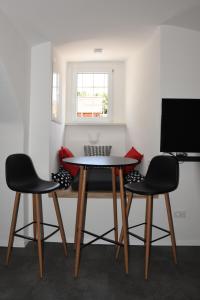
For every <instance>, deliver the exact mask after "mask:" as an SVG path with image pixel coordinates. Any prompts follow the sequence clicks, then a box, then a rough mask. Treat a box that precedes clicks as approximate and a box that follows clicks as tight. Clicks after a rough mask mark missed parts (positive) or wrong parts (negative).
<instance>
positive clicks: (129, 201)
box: [115, 193, 133, 259]
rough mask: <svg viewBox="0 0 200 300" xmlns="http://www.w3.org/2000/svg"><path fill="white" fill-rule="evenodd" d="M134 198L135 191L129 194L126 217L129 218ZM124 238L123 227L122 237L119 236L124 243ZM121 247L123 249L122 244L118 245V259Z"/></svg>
mask: <svg viewBox="0 0 200 300" xmlns="http://www.w3.org/2000/svg"><path fill="white" fill-rule="evenodd" d="M132 200H133V193H130V194H129V195H128V202H127V206H126V217H127V219H128V216H129V212H130V209H131V204H132ZM123 239H124V236H123V229H121V233H120V237H119V242H120V243H122V242H123ZM120 249H121V245H118V246H117V251H116V256H115V257H116V259H118V257H119V252H120Z"/></svg>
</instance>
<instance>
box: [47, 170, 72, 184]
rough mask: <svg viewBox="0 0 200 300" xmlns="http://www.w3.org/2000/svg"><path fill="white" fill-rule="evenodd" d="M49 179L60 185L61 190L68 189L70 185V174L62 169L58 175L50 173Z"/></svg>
mask: <svg viewBox="0 0 200 300" xmlns="http://www.w3.org/2000/svg"><path fill="white" fill-rule="evenodd" d="M51 177H52V180H53V181H55V182H59V183H60V188H61V189H63V188H64V189H68V187H69V186H70V185H71V183H72V176H71V174H70V173H69V172H68V171H67V170H65V169H63V168H62V167H60V168H59V171H58V173H52V174H51Z"/></svg>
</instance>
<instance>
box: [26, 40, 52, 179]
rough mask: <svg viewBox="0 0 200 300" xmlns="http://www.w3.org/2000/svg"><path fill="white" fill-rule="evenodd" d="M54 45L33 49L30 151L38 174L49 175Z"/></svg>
mask: <svg viewBox="0 0 200 300" xmlns="http://www.w3.org/2000/svg"><path fill="white" fill-rule="evenodd" d="M51 89H52V49H51V43H49V42H47V43H43V44H40V45H37V46H34V47H32V50H31V90H30V93H31V95H30V127H29V154H30V156H31V157H32V159H33V161H34V164H35V167H36V170H37V172H38V174H39V175H40V176H41V177H43V178H46V179H49V148H50V122H51Z"/></svg>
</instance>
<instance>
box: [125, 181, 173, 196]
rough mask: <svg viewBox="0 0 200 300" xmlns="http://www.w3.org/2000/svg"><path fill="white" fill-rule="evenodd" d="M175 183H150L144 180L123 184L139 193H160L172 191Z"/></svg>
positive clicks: (128, 189)
mask: <svg viewBox="0 0 200 300" xmlns="http://www.w3.org/2000/svg"><path fill="white" fill-rule="evenodd" d="M176 187H177V185H174V184H171V183H167V182H165V183H162V184H150V183H148V182H147V181H146V180H144V181H142V182H133V183H127V184H125V189H126V190H127V191H130V192H132V193H136V194H139V195H160V194H164V193H169V192H172V191H174V190H175V189H176Z"/></svg>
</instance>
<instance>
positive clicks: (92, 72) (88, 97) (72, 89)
mask: <svg viewBox="0 0 200 300" xmlns="http://www.w3.org/2000/svg"><path fill="white" fill-rule="evenodd" d="M68 75H69V81H70V79H71V84H68V97H69V99H70V100H69V102H70V103H68V104H69V105H68V106H67V109H68V119H69V120H71V121H72V122H89V123H90V122H95V123H101V122H110V121H111V117H112V69H111V68H109V67H108V64H107V65H106V66H105V65H103V66H102V64H101V63H70V64H69V72H68ZM69 111H70V112H71V115H70V114H69Z"/></svg>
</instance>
